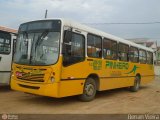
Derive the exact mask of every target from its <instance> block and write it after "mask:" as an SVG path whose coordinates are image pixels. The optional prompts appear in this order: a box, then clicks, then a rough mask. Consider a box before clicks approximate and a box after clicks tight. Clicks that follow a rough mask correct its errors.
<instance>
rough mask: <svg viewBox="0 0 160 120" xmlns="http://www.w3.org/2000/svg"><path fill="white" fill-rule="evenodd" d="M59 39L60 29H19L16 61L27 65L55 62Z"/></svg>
mask: <svg viewBox="0 0 160 120" xmlns="http://www.w3.org/2000/svg"><path fill="white" fill-rule="evenodd" d="M32 24H33V23H32ZM59 41H60V31H54V30H52V29H44V30H43V29H41V30H40V29H39V30H38V31H37V30H26V31H19V34H18V39H17V47H16V53H15V55H14V62H15V63H18V64H26V65H51V64H54V63H56V62H57V60H58V55H59Z"/></svg>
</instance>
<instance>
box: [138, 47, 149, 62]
mask: <svg viewBox="0 0 160 120" xmlns="http://www.w3.org/2000/svg"><path fill="white" fill-rule="evenodd" d="M146 57H147V56H146V51H145V50H142V49H140V50H139V62H140V63H142V64H143V63H146V60H147V59H146Z"/></svg>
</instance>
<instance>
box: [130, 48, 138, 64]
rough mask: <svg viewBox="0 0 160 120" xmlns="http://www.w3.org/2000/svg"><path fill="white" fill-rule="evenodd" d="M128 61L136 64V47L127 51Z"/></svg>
mask: <svg viewBox="0 0 160 120" xmlns="http://www.w3.org/2000/svg"><path fill="white" fill-rule="evenodd" d="M129 59H130V61H131V62H135V63H137V62H138V49H137V48H136V47H132V46H131V47H130V49H129Z"/></svg>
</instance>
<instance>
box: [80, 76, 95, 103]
mask: <svg viewBox="0 0 160 120" xmlns="http://www.w3.org/2000/svg"><path fill="white" fill-rule="evenodd" d="M95 95H96V83H95V80H94V79H93V78H87V80H86V82H85V84H84V87H83V94H82V95H80V96H79V99H80V100H81V101H84V102H89V101H91V100H93V99H94V97H95Z"/></svg>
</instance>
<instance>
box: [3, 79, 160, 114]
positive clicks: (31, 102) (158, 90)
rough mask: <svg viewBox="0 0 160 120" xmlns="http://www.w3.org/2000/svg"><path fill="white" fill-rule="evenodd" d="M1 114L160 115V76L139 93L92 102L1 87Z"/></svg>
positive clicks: (104, 95)
mask: <svg viewBox="0 0 160 120" xmlns="http://www.w3.org/2000/svg"><path fill="white" fill-rule="evenodd" d="M0 113H12V114H18V113H24V114H121V113H123V114H132V113H134V114H135V113H139V114H146V113H149V114H153V113H154V114H160V77H156V79H155V81H153V82H152V83H150V84H148V85H147V86H142V87H141V89H140V90H139V91H138V92H136V93H133V92H130V91H128V90H127V89H126V88H122V89H116V90H109V91H103V92H98V93H97V95H96V99H95V100H93V101H91V102H81V101H79V100H78V99H77V97H76V96H73V97H67V98H61V99H55V98H50V97H42V96H34V95H30V94H26V93H22V92H17V91H11V90H10V89H9V88H8V87H2V86H1V87H0Z"/></svg>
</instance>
